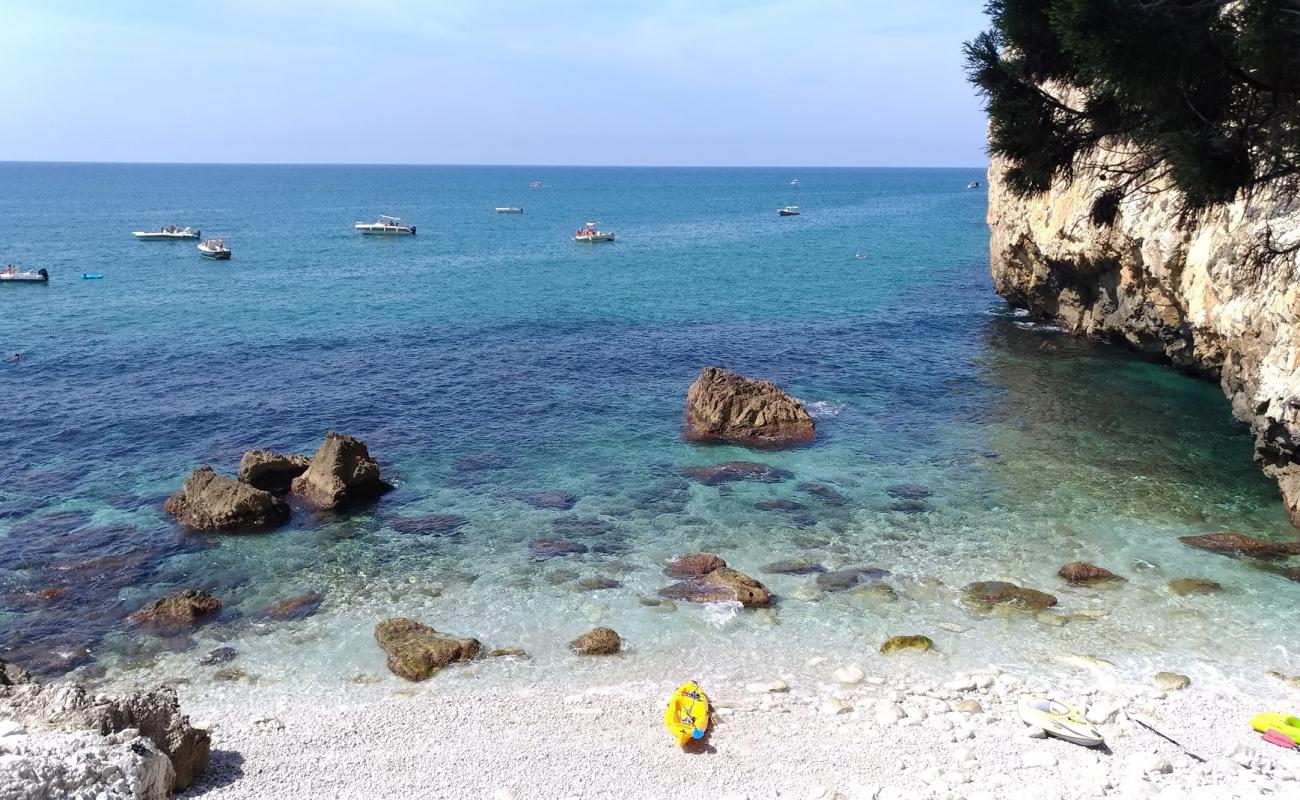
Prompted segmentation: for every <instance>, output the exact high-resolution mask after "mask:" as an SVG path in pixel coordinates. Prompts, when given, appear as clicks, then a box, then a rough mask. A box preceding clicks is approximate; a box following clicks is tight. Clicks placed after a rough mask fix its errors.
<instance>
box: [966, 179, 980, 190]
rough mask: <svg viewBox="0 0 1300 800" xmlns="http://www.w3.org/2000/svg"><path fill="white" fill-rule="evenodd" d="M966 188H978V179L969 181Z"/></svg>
mask: <svg viewBox="0 0 1300 800" xmlns="http://www.w3.org/2000/svg"><path fill="white" fill-rule="evenodd" d="M966 188H967V189H978V188H980V182H979V181H971V182H970V183H968V184H966Z"/></svg>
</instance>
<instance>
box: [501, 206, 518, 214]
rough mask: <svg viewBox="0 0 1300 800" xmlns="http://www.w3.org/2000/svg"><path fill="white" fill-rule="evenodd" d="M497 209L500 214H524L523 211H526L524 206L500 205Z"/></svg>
mask: <svg viewBox="0 0 1300 800" xmlns="http://www.w3.org/2000/svg"><path fill="white" fill-rule="evenodd" d="M496 211H497V213H498V214H522V213H524V210H523V209H522V208H519V207H517V206H498V207H497V210H496Z"/></svg>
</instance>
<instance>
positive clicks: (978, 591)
mask: <svg viewBox="0 0 1300 800" xmlns="http://www.w3.org/2000/svg"><path fill="white" fill-rule="evenodd" d="M961 593H962V599H963V600H965V601H966V603H967V605H969V606H970V607H971V608H973V609H975V610H977V611H984V612H988V611H993V610H994V609H1001V608H1006V609H1014V610H1017V611H1042V610H1043V609H1045V608H1050V607H1051V606H1054V605H1056V597H1055V596H1053V595H1050V594H1048V593H1047V592H1040V591H1038V590H1037V589H1027V588H1025V587H1023V586H1017V585H1016V584H1014V583H1008V582H1006V581H976V582H975V583H969V584H967V585H966V586H964V587H963V588H962V590H961Z"/></svg>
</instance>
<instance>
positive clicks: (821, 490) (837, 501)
mask: <svg viewBox="0 0 1300 800" xmlns="http://www.w3.org/2000/svg"><path fill="white" fill-rule="evenodd" d="M798 488H799V491H801V492H803V493H804V494H807V495H812V496H813V497H816V498H817V499H818V500H821V501H822V502H823V503H825V504H826V505H828V506H843V505H847V504H848V502H849V498H847V497H845V496H844V495H842V494H840V493H839V492H838V491H836V490H835V489H832V488H831V487H829V486H827V485H826V484H824V483H812V482H810V481H805V482H804V483H801V484H799V487H798Z"/></svg>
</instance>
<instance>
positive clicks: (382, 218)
mask: <svg viewBox="0 0 1300 800" xmlns="http://www.w3.org/2000/svg"><path fill="white" fill-rule="evenodd" d="M352 227H353V228H354V229H356V230H358V231H360V232H361V233H364V234H366V235H367V236H414V235H415V226H414V225H411V226H410V227H407V226H406V225H403V224H402V221H401V220H400V219H398V218H397V217H390V216H388V215H387V214H380V215H379V219H377V220H375V221H374V222H356V223H353V225H352Z"/></svg>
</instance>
